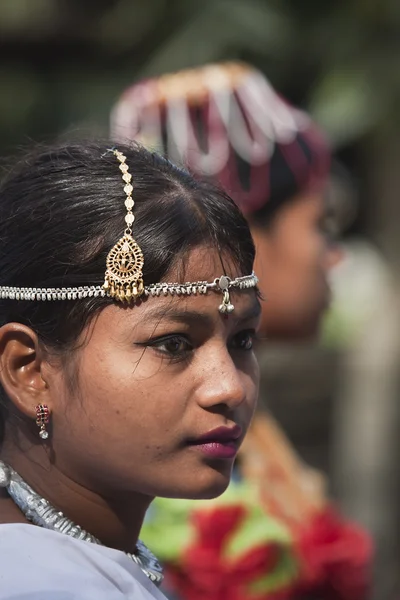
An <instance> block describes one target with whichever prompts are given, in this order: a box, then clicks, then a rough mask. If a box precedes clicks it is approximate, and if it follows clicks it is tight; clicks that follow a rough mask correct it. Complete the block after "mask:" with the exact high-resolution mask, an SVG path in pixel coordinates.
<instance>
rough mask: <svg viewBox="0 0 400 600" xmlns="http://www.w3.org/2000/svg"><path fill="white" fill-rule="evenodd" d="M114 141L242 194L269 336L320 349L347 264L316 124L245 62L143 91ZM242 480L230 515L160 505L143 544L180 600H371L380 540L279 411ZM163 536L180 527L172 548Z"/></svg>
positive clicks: (212, 507)
mask: <svg viewBox="0 0 400 600" xmlns="http://www.w3.org/2000/svg"><path fill="white" fill-rule="evenodd" d="M111 135H112V137H113V138H114V139H117V140H125V139H127V138H128V139H137V140H139V141H141V142H142V143H144V144H145V145H147V146H150V147H152V148H154V149H157V150H158V151H161V152H162V153H164V154H166V155H167V156H168V157H169V158H170V159H171V160H172V161H173V162H176V163H178V164H184V165H186V166H188V167H189V169H190V170H191V171H192V172H193V174H194V175H195V176H201V177H204V176H205V177H207V178H209V179H212V180H213V181H216V182H218V183H219V185H220V186H222V187H223V188H224V189H225V190H226V191H228V192H229V193H230V194H231V195H232V197H233V198H234V200H235V202H236V203H237V204H238V206H239V207H240V208H241V210H242V212H243V213H244V214H245V215H246V217H247V219H248V222H249V224H250V228H251V232H252V235H253V238H254V240H255V243H256V248H257V254H256V263H255V270H256V272H257V275H258V277H259V279H260V290H261V293H262V295H263V297H264V298H265V302H263V303H262V305H263V311H262V331H261V333H262V335H263V336H264V337H265V338H266V339H267V340H269V341H270V342H294V341H296V342H304V341H309V340H313V339H315V337H316V336H317V334H318V331H319V327H320V323H321V319H322V316H323V315H324V312H325V311H326V309H327V307H328V305H329V301H330V289H329V285H328V277H329V273H330V270H331V269H332V268H333V267H334V266H335V265H336V264H338V263H339V262H340V260H341V258H342V251H341V248H340V246H339V245H338V244H337V243H335V241H334V240H332V237H331V235H330V224H331V223H332V219H331V215H330V214H329V205H328V203H327V198H326V190H327V185H328V181H329V175H330V162H331V160H330V153H329V149H328V146H327V144H326V141H325V139H324V137H323V135H322V134H321V132H320V131H319V130H318V128H317V127H316V125H315V124H314V123H313V122H312V121H311V119H310V118H309V116H308V115H307V114H305V113H304V112H302V111H300V110H297V109H296V108H294V107H292V106H291V105H289V104H288V103H287V102H286V101H285V100H284V99H283V98H281V97H280V96H279V95H278V94H277V93H276V91H275V90H274V89H273V88H272V87H271V85H270V84H269V82H268V81H267V80H266V78H265V77H264V75H263V74H261V73H260V72H258V71H257V70H255V69H253V68H252V67H250V66H248V65H246V64H243V63H236V62H231V63H226V64H215V65H207V66H205V67H201V68H198V69H193V70H188V71H181V72H178V73H175V74H171V75H164V76H161V77H159V78H156V79H148V80H144V81H141V82H138V83H136V84H134V85H133V86H131V87H130V88H128V89H127V90H126V91H125V92H124V93H123V94H122V96H121V98H120V100H119V101H118V102H117V104H116V105H115V107H114V110H113V112H112V116H111ZM267 344H268V342H267ZM263 347H264V348H265V344H263V345H261V347H260V348H259V355H260V357H261V358H262V354H263V352H264V348H263ZM261 363H262V361H261ZM262 381H263V379H262ZM264 383H265V382H264ZM265 387H266V386H265V385H264V388H265ZM264 394H265V390H264ZM262 397H263V385H262V386H261V400H262V399H263V398H262ZM261 404H264V405H265V404H268V398H265V400H264V401H263V402H261ZM238 479H239V481H238V482H237V483H236V484H234V485H232V486H231V487H230V488H229V490H228V492H226V494H225V495H224V496H223V497H222V498H221V499H219V500H218V501H217V502H212V503H207V504H205V505H203V504H200V505H199V504H198V503H196V504H195V505H193V503H185V502H181V503H178V504H175V505H174V506H172V504H171V503H170V502H169V501H166V500H162V499H160V500H158V501H157V504H156V505H155V508H154V510H153V512H151V513H150V514H149V518H148V522H147V524H146V525H145V529H144V532H143V535H144V538H145V539H146V540H147V542H148V543H149V544H150V546H153V548H154V550H156V551H157V553H158V554H159V556H161V557H162V559H164V562H165V563H166V565H167V572H168V574H169V578H168V583H169V586H170V591H171V592H172V594H176V595H177V596H178V597H180V598H182V599H185V600H198V599H200V598H204V597H206V596H207V597H208V598H209V600H214V599H215V600H222V599H224V600H225V599H227V598H229V599H230V600H231V599H234V600H253V599H254V600H255V599H276V600H278V599H284V598H320V599H321V600H322V599H324V600H328V599H333V600H363V599H364V598H366V597H367V594H368V587H369V566H370V560H371V543H370V539H369V537H368V535H367V534H366V533H365V532H364V531H362V530H361V529H360V528H359V527H357V526H356V525H355V524H353V523H348V522H346V521H344V520H343V519H342V518H341V516H340V515H339V514H338V513H337V512H336V511H335V509H334V508H333V507H332V505H331V504H330V502H329V500H328V499H327V495H326V492H325V487H326V486H325V481H324V478H323V477H322V476H321V475H320V474H319V473H318V472H316V471H314V470H313V469H310V468H308V467H307V466H305V465H304V464H303V462H302V461H301V460H300V458H299V457H298V456H297V454H296V452H295V450H294V449H293V447H292V446H291V444H290V442H289V441H288V439H287V437H286V436H285V434H284V433H283V431H282V429H281V428H280V426H279V425H278V424H277V423H276V421H275V420H274V419H273V417H272V416H271V415H270V414H269V413H267V412H266V411H261V410H260V411H259V412H258V414H257V416H256V418H255V419H254V421H253V425H252V428H251V430H250V433H249V435H248V439H247V441H246V443H245V444H244V446H243V449H242V452H241V454H240V456H239V461H238ZM188 515H189V516H190V519H189V521H186V519H187V517H188ZM161 523H162V526H163V527H164V529H165V525H166V524H169V526H170V527H169V535H166V536H163V537H162V538H161V536H160V535H159V532H160V530H161Z"/></svg>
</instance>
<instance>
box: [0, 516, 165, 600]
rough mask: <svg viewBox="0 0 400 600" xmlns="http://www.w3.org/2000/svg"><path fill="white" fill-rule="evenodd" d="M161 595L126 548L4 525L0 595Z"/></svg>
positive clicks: (44, 598)
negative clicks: (127, 554) (120, 549)
mask: <svg viewBox="0 0 400 600" xmlns="http://www.w3.org/2000/svg"><path fill="white" fill-rule="evenodd" d="M11 598H12V599H13V600H28V599H29V600H39V599H40V600H86V599H87V600H89V599H92V598H96V599H97V600H102V599H104V600H105V599H107V600H121V599H122V598H126V599H132V600H133V599H134V600H156V599H157V600H158V599H160V600H161V599H162V598H164V596H163V595H162V594H161V593H160V592H159V591H158V590H157V589H156V588H155V587H154V585H153V584H152V583H151V582H150V581H149V580H148V579H147V577H146V576H145V575H144V574H143V573H142V571H141V570H140V569H139V567H137V565H135V564H134V563H133V562H132V561H131V560H130V559H129V558H128V557H127V556H125V554H124V553H123V552H119V551H118V550H113V549H110V548H106V547H104V546H97V545H95V544H90V543H88V542H82V541H80V540H76V539H73V538H71V537H69V536H66V535H62V534H60V533H57V532H54V531H49V530H46V529H41V528H39V527H35V526H33V525H23V524H17V523H15V524H6V525H0V600H8V599H11Z"/></svg>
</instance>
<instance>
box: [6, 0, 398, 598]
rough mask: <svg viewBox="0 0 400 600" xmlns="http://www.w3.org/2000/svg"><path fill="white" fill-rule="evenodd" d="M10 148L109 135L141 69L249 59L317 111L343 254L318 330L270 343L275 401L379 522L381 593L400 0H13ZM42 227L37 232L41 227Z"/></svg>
mask: <svg viewBox="0 0 400 600" xmlns="http://www.w3.org/2000/svg"><path fill="white" fill-rule="evenodd" d="M0 50H1V51H0V56H1V58H0V154H1V156H3V157H5V156H7V155H9V154H10V153H11V154H12V153H14V152H15V150H16V149H17V148H19V147H20V146H26V145H29V144H30V143H31V141H32V140H34V141H42V140H48V139H53V138H54V137H55V136H65V135H73V136H78V137H81V136H86V135H92V134H99V135H107V133H108V129H109V118H110V111H111V108H112V106H113V105H114V103H115V102H116V100H117V98H118V97H119V95H120V94H121V92H122V91H123V90H124V89H125V88H126V87H127V86H128V85H130V84H131V83H132V82H133V81H135V80H137V79H140V78H143V77H149V76H154V75H159V74H162V73H164V72H171V71H174V70H178V69H182V68H188V67H194V66H198V65H202V64H204V63H206V62H211V61H221V60H232V59H240V60H244V61H247V62H249V63H251V64H252V65H254V66H255V67H257V68H258V69H260V70H261V71H262V72H263V73H264V74H266V75H267V77H268V78H269V80H270V81H271V83H272V85H273V86H274V87H275V88H276V89H278V90H279V91H280V92H281V93H282V94H284V96H286V97H287V98H288V99H289V100H290V101H291V102H292V103H294V104H296V105H298V106H300V107H304V108H305V109H306V110H307V111H309V112H310V113H311V115H312V116H313V117H314V119H315V120H316V121H317V122H318V123H319V124H320V125H321V126H322V127H323V129H324V130H325V132H326V133H327V135H328V138H329V141H330V143H331V145H332V147H333V150H334V153H335V160H336V168H335V171H334V177H333V178H332V182H331V188H332V193H334V194H335V198H336V202H335V207H336V208H335V210H336V213H337V214H336V216H335V219H336V222H337V226H338V229H339V230H340V233H341V235H342V239H343V243H344V247H345V249H346V250H347V257H346V258H345V260H344V261H343V262H342V264H341V265H340V266H339V267H338V268H337V269H336V270H335V271H334V272H333V274H332V285H333V289H334V302H333V305H332V308H331V309H330V311H329V313H328V315H327V317H326V319H325V323H324V327H323V331H322V335H321V339H320V340H319V341H318V343H315V344H295V345H293V344H292V345H287V344H282V345H281V344H279V345H273V344H272V345H271V348H270V349H269V352H268V357H267V358H266V357H263V363H262V367H263V370H264V371H265V372H266V373H267V374H268V378H267V379H268V382H269V383H268V386H269V394H268V397H269V406H268V407H269V408H270V410H271V411H272V412H273V414H274V415H275V417H276V419H277V420H278V421H279V422H280V423H281V424H282V425H283V428H284V429H285V431H286V433H287V434H288V436H289V438H290V439H291V440H292V442H293V443H294V445H295V447H296V448H297V450H298V451H299V453H300V454H301V456H302V457H304V459H305V460H306V461H307V462H308V463H309V464H310V465H312V466H315V467H317V468H318V469H321V470H322V471H324V472H325V473H326V474H327V475H328V478H329V482H330V491H331V494H332V496H333V497H334V498H335V499H336V500H337V502H338V503H339V504H340V507H341V510H342V511H343V513H344V514H345V515H347V516H349V517H351V518H355V519H357V520H358V521H359V522H361V523H362V524H363V525H365V526H366V527H367V528H368V529H369V530H370V531H371V532H372V534H373V536H374V539H375V542H376V545H377V552H376V561H375V585H374V597H375V598H377V599H378V598H379V600H385V599H388V600H389V599H394V598H396V597H397V598H398V597H399V596H396V590H399V587H398V583H399V582H398V578H399V571H400V518H399V517H400V485H399V483H400V468H399V466H398V464H397V463H398V456H399V449H400V448H399V446H400V444H399V436H398V433H397V432H398V429H399V425H400V402H399V392H400V377H399V376H400V235H399V232H398V229H399V223H400V202H399V198H398V196H399V190H400V3H399V2H398V0H380V2H378V1H377V0H325V1H324V2H320V1H317V0H302V1H301V2H299V1H298V0H202V2H198V1H196V0H170V1H167V0H136V1H133V0H96V1H94V0H3V1H2V2H0ZM38 235H40V232H38Z"/></svg>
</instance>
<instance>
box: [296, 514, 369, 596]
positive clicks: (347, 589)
mask: <svg viewBox="0 0 400 600" xmlns="http://www.w3.org/2000/svg"><path fill="white" fill-rule="evenodd" d="M297 551H298V553H299V557H300V560H301V565H302V572H301V577H300V581H299V584H298V586H297V589H296V594H295V596H294V597H295V598H300V597H302V596H306V597H309V598H312V597H314V596H315V597H318V598H323V599H324V600H365V599H366V598H368V594H369V590H370V587H371V581H370V577H371V563H372V555H373V547H372V541H371V538H370V536H369V535H368V534H367V533H366V532H365V531H364V530H363V529H362V528H361V527H359V526H357V525H355V524H354V523H352V522H349V521H346V520H344V519H342V518H341V517H340V515H339V514H338V513H337V512H336V511H335V510H334V509H333V508H332V507H329V508H327V509H326V510H325V511H324V512H323V513H321V514H318V515H316V516H315V518H314V520H313V521H312V522H311V523H310V525H309V526H308V527H307V528H306V529H305V530H304V531H303V532H302V533H301V534H300V535H299V537H298V542H297Z"/></svg>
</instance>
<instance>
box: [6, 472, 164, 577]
mask: <svg viewBox="0 0 400 600" xmlns="http://www.w3.org/2000/svg"><path fill="white" fill-rule="evenodd" d="M0 487H4V488H6V489H7V492H8V493H9V495H10V497H11V498H12V499H13V500H14V502H15V504H16V505H17V506H18V508H19V509H20V510H21V511H22V513H23V514H24V515H25V517H26V518H27V519H28V521H31V523H33V524H34V525H37V526H39V527H44V528H45V529H51V530H52V531H58V532H59V533H64V534H65V535H69V536H70V537H73V538H75V539H77V540H82V541H85V542H91V543H92V544H99V545H102V543H101V542H100V540H98V539H97V538H96V537H95V536H94V535H92V534H91V533H88V532H87V531H85V530H84V529H82V527H80V526H79V525H76V524H75V523H74V522H73V521H71V519H68V518H67V517H65V516H64V514H63V513H62V512H60V511H58V510H57V509H56V508H54V506H52V505H51V504H50V502H48V501H47V500H46V499H45V498H42V497H41V496H39V494H37V493H36V492H35V491H34V490H33V489H32V488H31V487H30V486H29V485H28V484H27V483H26V481H24V480H23V479H22V477H21V476H20V475H18V473H16V471H14V469H12V468H11V467H10V466H9V465H6V464H5V463H3V462H2V461H0ZM126 555H127V556H128V557H129V558H130V559H131V560H133V562H135V563H136V564H137V565H138V566H139V567H140V569H141V570H142V571H143V573H144V574H145V575H146V576H147V577H148V578H149V579H150V580H151V581H152V582H153V583H154V584H155V585H156V586H160V585H161V583H162V580H163V572H162V568H161V565H160V563H159V562H158V560H157V559H156V557H155V556H154V554H153V553H152V552H151V551H150V550H149V549H148V548H147V546H145V544H144V543H143V542H141V541H140V540H138V542H137V544H136V552H135V553H134V554H130V553H129V552H126Z"/></svg>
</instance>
